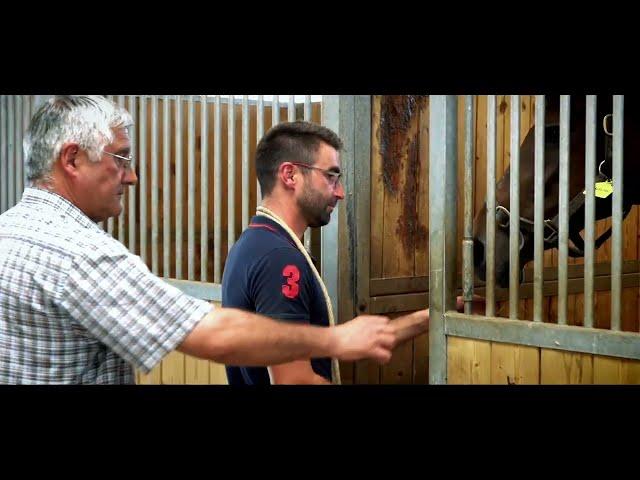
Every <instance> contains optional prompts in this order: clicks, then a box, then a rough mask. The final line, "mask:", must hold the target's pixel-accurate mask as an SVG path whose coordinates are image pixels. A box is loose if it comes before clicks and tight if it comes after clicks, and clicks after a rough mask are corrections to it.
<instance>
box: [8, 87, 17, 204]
mask: <svg viewBox="0 0 640 480" xmlns="http://www.w3.org/2000/svg"><path fill="white" fill-rule="evenodd" d="M15 127H16V124H15V95H7V137H8V138H7V161H8V162H9V171H8V175H7V182H8V187H9V188H8V189H7V192H8V197H9V198H8V200H7V208H11V207H13V206H14V205H15V199H16V188H15V187H16V153H15Z"/></svg>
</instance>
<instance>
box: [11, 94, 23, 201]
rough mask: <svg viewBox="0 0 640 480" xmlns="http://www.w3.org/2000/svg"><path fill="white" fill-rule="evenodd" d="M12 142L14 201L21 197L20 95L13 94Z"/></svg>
mask: <svg viewBox="0 0 640 480" xmlns="http://www.w3.org/2000/svg"><path fill="white" fill-rule="evenodd" d="M13 98H14V108H15V113H14V121H15V125H14V130H13V134H14V144H15V159H16V178H15V185H16V191H15V199H14V203H18V202H19V201H20V197H22V190H23V188H24V187H23V186H22V177H23V173H22V95H14V97H13Z"/></svg>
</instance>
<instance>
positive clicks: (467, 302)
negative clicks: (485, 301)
mask: <svg viewBox="0 0 640 480" xmlns="http://www.w3.org/2000/svg"><path fill="white" fill-rule="evenodd" d="M473 103H474V96H473V95H465V98H464V114H465V118H464V120H465V121H464V125H465V132H464V134H465V136H464V239H463V241H462V245H463V252H462V254H463V264H464V267H463V272H464V274H463V278H462V284H463V285H462V290H463V295H464V313H466V314H467V315H470V314H471V313H472V301H473V163H474V158H475V153H474V149H473V147H474V145H473V113H474V105H473Z"/></svg>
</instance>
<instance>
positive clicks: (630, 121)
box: [474, 95, 640, 288]
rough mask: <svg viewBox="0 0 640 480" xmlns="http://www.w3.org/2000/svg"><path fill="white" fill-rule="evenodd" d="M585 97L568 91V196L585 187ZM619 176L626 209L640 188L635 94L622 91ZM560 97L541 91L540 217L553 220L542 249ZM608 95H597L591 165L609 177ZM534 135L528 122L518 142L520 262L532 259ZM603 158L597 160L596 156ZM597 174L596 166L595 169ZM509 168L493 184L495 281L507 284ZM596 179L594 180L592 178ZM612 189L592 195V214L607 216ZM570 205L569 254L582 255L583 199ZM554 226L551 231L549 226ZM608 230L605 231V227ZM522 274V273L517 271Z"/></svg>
mask: <svg viewBox="0 0 640 480" xmlns="http://www.w3.org/2000/svg"><path fill="white" fill-rule="evenodd" d="M585 100H586V97H585V96H584V95H580V96H575V95H574V96H572V97H571V108H570V110H571V114H570V133H569V151H570V153H569V157H570V159H569V169H570V174H569V199H570V200H573V199H576V200H579V197H578V195H582V192H583V191H584V189H585V186H584V185H585V183H584V177H585V115H586V107H585V104H586V101H585ZM624 100H625V101H624V140H623V143H624V147H623V149H624V153H623V155H624V178H625V179H626V181H625V186H624V187H623V212H624V215H625V216H626V214H627V213H628V212H629V210H630V209H631V207H632V206H633V205H635V204H640V189H639V188H636V187H635V186H634V183H635V180H636V179H637V178H638V176H639V175H640V136H639V135H638V133H637V132H640V129H639V127H640V101H639V100H640V99H636V98H631V97H628V96H626V97H625V99H624ZM559 107H560V102H559V97H557V96H556V97H546V115H545V155H544V158H545V166H544V184H545V191H544V218H545V219H546V220H554V221H550V222H547V223H548V225H547V226H546V227H545V232H544V236H545V238H546V239H548V241H545V246H544V248H545V250H547V249H550V248H556V247H557V245H558V244H557V215H558V203H559V201H558V193H559V189H558V183H559V181H558V180H559V178H558V177H559V175H558V174H559V137H560V127H559V118H560V114H559V112H560V108H559ZM612 111H613V107H612V96H610V95H607V96H604V95H602V96H598V98H597V111H596V169H597V168H598V166H600V168H601V172H602V173H603V174H604V175H605V176H607V177H608V178H611V175H612V173H611V167H612V164H611V144H612V141H611V137H610V136H608V135H607V134H606V132H605V130H604V126H603V120H604V121H605V122H606V124H607V127H606V128H607V130H609V131H610V130H611V128H612V127H611V125H612V122H611V121H610V120H611V117H607V119H606V120H605V117H606V116H607V115H609V114H611V113H612ZM534 135H535V129H534V128H532V129H531V130H530V131H529V133H528V134H527V135H526V136H525V138H524V140H523V141H522V143H521V146H520V219H521V220H520V234H521V235H520V267H521V268H524V266H525V265H526V264H527V262H529V261H531V260H533V251H534V242H533V223H529V221H531V222H532V221H533V218H534ZM603 160H605V162H604V163H603V164H602V165H600V164H601V162H602V161H603ZM594 173H596V175H597V174H598V172H597V171H596V172H594ZM509 174H510V169H508V170H507V171H506V173H505V175H504V176H503V177H502V178H501V179H500V180H499V181H498V183H497V184H496V210H497V211H496V244H495V245H496V255H495V258H496V263H495V275H496V284H497V285H499V286H500V287H503V288H507V287H508V286H509V226H508V225H509V212H510V210H511V208H510V203H509V185H510V175H509ZM596 181H598V180H597V179H596ZM612 197H613V196H612V195H610V196H609V197H607V198H605V199H600V198H596V202H595V215H596V220H599V219H603V218H607V217H610V216H611V199H612ZM574 205H577V207H575V211H574V212H571V209H570V216H569V239H570V240H569V255H570V256H574V257H578V256H582V255H583V251H584V245H583V243H582V237H581V236H580V232H581V231H582V230H583V228H584V203H583V202H582V203H580V201H578V202H574ZM486 215H487V208H486V201H485V203H484V205H483V206H482V208H481V209H480V211H479V212H478V213H477V215H476V218H475V220H474V264H475V271H476V274H477V275H478V277H479V278H480V279H481V280H485V276H486V258H485V241H486V238H485V228H486ZM554 230H555V232H554ZM609 233H610V232H609ZM606 238H608V235H607V236H606V237H604V238H602V239H599V241H597V242H596V247H597V246H599V245H600V244H602V242H603V241H604V240H606ZM521 279H522V275H521Z"/></svg>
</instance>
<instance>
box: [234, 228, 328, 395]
mask: <svg viewBox="0 0 640 480" xmlns="http://www.w3.org/2000/svg"><path fill="white" fill-rule="evenodd" d="M222 306H223V307H232V308H239V309H242V310H248V311H251V312H256V313H259V314H261V315H265V316H267V317H271V318H274V319H277V320H281V321H287V322H299V323H306V324H311V325H320V326H328V325H329V314H328V312H327V306H326V304H325V300H324V295H323V293H322V288H321V287H320V285H319V283H318V282H317V280H316V278H315V276H314V274H313V270H312V269H311V267H310V266H309V264H308V263H307V260H306V258H305V257H304V255H303V254H302V252H300V251H299V250H298V247H297V246H296V245H295V243H294V242H293V240H292V239H291V238H290V237H289V235H288V234H287V232H285V231H284V229H283V228H282V227H281V226H280V225H278V224H277V223H275V222H273V221H272V220H270V219H268V218H266V217H263V216H255V217H253V218H252V219H251V223H250V224H249V227H248V228H247V229H246V230H245V231H244V232H242V235H240V238H238V241H237V242H236V243H235V244H234V245H233V247H232V248H231V251H230V252H229V256H228V257H227V262H226V265H225V268H224V273H223V275H222ZM311 367H312V368H313V371H314V372H315V373H316V374H318V375H321V376H322V377H324V378H326V379H327V380H331V359H330V358H320V359H315V358H313V359H311ZM226 370H227V378H228V380H229V384H230V385H269V384H270V380H269V374H268V372H267V368H266V367H236V366H232V365H227V366H226Z"/></svg>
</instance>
